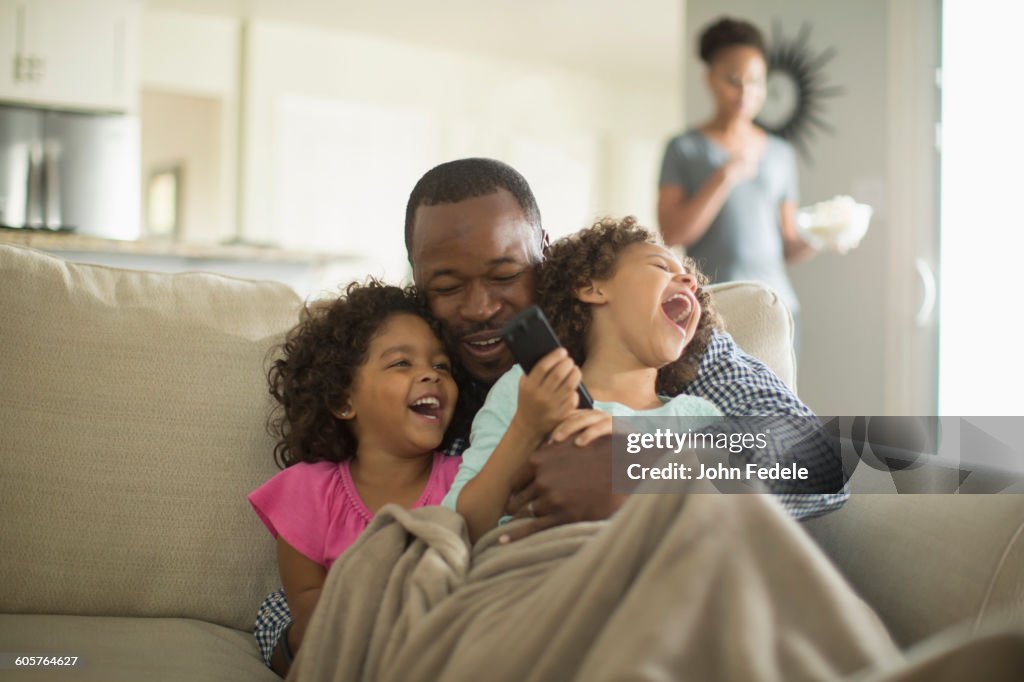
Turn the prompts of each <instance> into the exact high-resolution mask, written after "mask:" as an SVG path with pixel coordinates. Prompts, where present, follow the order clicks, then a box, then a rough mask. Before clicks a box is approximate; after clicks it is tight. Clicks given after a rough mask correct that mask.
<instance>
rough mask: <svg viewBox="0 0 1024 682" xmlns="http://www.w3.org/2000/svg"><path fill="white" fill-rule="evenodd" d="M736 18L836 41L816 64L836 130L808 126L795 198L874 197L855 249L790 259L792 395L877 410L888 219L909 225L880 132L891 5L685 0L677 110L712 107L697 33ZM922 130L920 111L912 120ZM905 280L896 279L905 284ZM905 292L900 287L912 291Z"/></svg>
mask: <svg viewBox="0 0 1024 682" xmlns="http://www.w3.org/2000/svg"><path fill="white" fill-rule="evenodd" d="M726 14H728V15H733V16H739V17H743V18H746V19H748V20H750V21H753V22H754V23H755V24H757V25H758V26H759V27H761V29H762V30H763V31H765V34H766V37H769V38H770V31H771V26H772V20H773V19H778V20H780V21H781V23H782V28H783V30H784V33H785V34H786V35H787V36H788V37H790V38H792V37H795V35H796V33H797V31H798V29H799V28H800V25H801V22H804V21H806V22H809V23H810V24H811V26H812V31H811V37H810V46H811V47H812V48H813V49H814V50H816V51H818V52H820V51H822V50H824V49H825V48H827V47H830V46H831V47H834V48H835V49H836V50H837V55H836V57H835V58H834V59H833V60H832V61H831V62H830V63H829V64H828V66H827V67H826V69H825V73H826V75H827V81H828V83H829V84H836V85H839V86H841V87H843V88H844V89H845V91H846V92H845V94H843V95H841V96H839V97H835V98H832V99H829V100H826V104H825V106H826V113H825V114H824V119H825V120H826V121H827V122H828V123H829V124H831V125H832V126H833V127H834V128H835V129H836V131H837V132H836V134H835V135H830V134H827V133H825V134H822V133H818V134H817V135H816V136H815V138H814V139H813V141H812V143H811V145H810V147H811V151H812V154H813V157H814V161H813V164H809V163H807V162H804V161H801V163H800V189H801V203H803V204H807V203H813V202H815V201H821V200H824V199H828V198H830V197H832V196H834V195H837V194H851V195H853V196H854V197H856V198H857V199H858V200H860V201H864V202H866V203H869V204H872V205H873V206H874V208H875V216H874V218H873V220H872V226H871V230H870V232H869V233H868V235H867V237H866V238H865V239H864V241H863V242H862V244H861V246H860V248H859V249H857V250H856V251H855V252H853V253H850V254H849V255H846V256H838V255H834V254H823V255H821V256H819V257H818V258H817V259H815V260H814V261H812V262H809V263H805V264H801V265H798V266H796V267H793V268H791V269H790V274H791V277H792V280H793V283H794V286H795V288H796V292H797V295H798V297H799V298H800V302H801V306H802V317H803V325H804V334H803V345H804V348H803V352H802V356H801V359H800V366H799V390H800V395H801V397H802V398H803V399H804V400H805V401H806V402H807V403H808V404H809V405H810V406H811V407H812V408H813V409H815V410H816V411H817V412H818V413H819V414H824V415H853V414H866V415H871V414H884V413H885V411H886V409H887V406H888V403H887V401H886V394H887V383H888V382H890V381H892V379H893V377H891V376H889V372H892V371H893V370H894V369H895V371H900V368H892V367H891V366H890V364H891V363H888V357H887V354H886V334H887V332H888V331H889V330H888V328H887V324H889V316H888V314H887V311H888V310H889V308H890V307H891V306H893V305H894V303H898V304H899V307H900V308H904V307H908V306H907V302H906V301H899V302H894V301H892V300H891V298H890V291H891V290H892V286H891V285H892V284H893V279H894V275H893V273H892V272H891V267H890V258H889V250H890V248H891V244H890V242H891V239H892V233H893V231H894V230H900V229H909V228H908V227H907V226H905V225H902V226H901V225H896V224H893V222H892V221H891V219H890V210H889V208H890V207H889V201H888V199H889V197H888V196H887V195H888V192H889V191H890V176H889V164H890V158H889V156H888V141H889V139H888V136H889V133H890V127H891V125H892V124H891V122H890V120H889V119H888V113H889V112H888V107H889V102H888V98H889V90H888V87H887V85H888V83H887V71H888V69H889V67H890V55H889V50H890V47H891V46H890V45H889V10H888V3H887V2H885V0H862V1H859V2H843V3H840V2H827V3H825V2H818V1H815V0H730V1H729V2H721V1H719V0H688V2H687V13H686V27H687V36H688V42H689V44H690V45H691V49H690V50H689V56H688V58H687V59H688V61H687V72H686V76H685V83H686V85H685V92H686V102H687V107H686V120H687V122H688V123H689V124H691V125H698V124H700V123H702V122H703V121H704V119H705V117H706V116H707V114H708V113H709V112H710V110H711V107H710V102H709V99H708V96H707V94H706V92H705V90H704V85H703V66H702V65H701V64H700V62H699V61H698V59H697V57H696V55H695V52H696V47H695V46H696V44H697V42H696V37H697V36H698V35H699V33H700V31H701V30H702V28H703V27H704V26H706V25H707V24H708V23H709V22H710V21H713V20H714V19H717V18H718V17H719V16H721V15H726ZM920 125H921V127H922V129H924V130H926V131H927V130H928V126H929V125H930V122H929V121H921V122H920ZM905 289H906V288H905V287H904V288H901V289H900V291H904V290H905ZM913 293H915V292H907V293H905V294H904V295H906V296H910V295H911V294H913Z"/></svg>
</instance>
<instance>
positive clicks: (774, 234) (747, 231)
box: [659, 130, 799, 312]
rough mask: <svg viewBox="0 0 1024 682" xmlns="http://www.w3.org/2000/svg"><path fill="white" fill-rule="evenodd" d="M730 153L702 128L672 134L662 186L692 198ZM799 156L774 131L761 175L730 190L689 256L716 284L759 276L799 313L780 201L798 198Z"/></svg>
mask: <svg viewBox="0 0 1024 682" xmlns="http://www.w3.org/2000/svg"><path fill="white" fill-rule="evenodd" d="M728 160H729V153H728V152H727V151H725V149H723V148H722V147H720V146H719V145H718V144H717V143H715V142H713V141H711V140H710V139H708V138H707V137H706V136H705V135H704V134H703V133H701V132H700V131H697V130H690V131H687V132H685V133H683V134H682V135H679V136H677V137H675V138H673V139H672V140H671V141H670V142H669V143H668V147H667V148H666V149H665V158H664V160H663V161H662V163H661V180H660V183H659V184H660V185H661V186H663V187H664V186H666V185H669V186H675V187H682V188H683V190H684V191H685V192H686V196H687V197H692V196H693V195H694V194H696V193H697V192H698V191H699V190H700V188H701V187H702V186H703V185H704V183H705V182H707V181H708V178H710V177H711V175H712V173H714V172H715V170H716V169H717V168H718V167H719V166H722V165H724V164H725V163H726V162H727V161H728ZM797 196H798V188H797V174H796V156H795V155H794V154H793V148H792V147H791V146H790V145H789V143H787V142H786V141H785V140H783V139H782V138H779V137H775V136H774V135H769V136H768V140H767V142H766V144H765V148H764V153H763V155H762V156H761V162H760V165H759V166H758V171H757V176H756V177H754V178H752V179H750V180H747V181H744V182H742V183H740V184H738V185H736V186H735V187H733V189H732V191H731V192H730V193H729V197H728V198H727V199H726V200H725V203H724V204H723V205H722V210H721V211H719V212H718V215H717V216H715V219H714V220H713V221H712V222H711V225H710V226H709V227H708V230H707V232H705V233H704V236H703V237H701V238H700V240H698V241H697V242H696V243H695V244H693V245H691V246H690V247H689V248H687V249H686V254H687V255H688V256H690V257H692V258H693V259H695V260H696V261H697V263H698V264H699V265H700V267H701V269H702V270H703V271H704V273H705V274H706V275H708V276H709V277H710V278H711V279H712V281H713V282H729V281H736V280H755V281H758V282H764V283H765V284H767V285H768V286H770V287H772V288H773V289H775V291H776V292H778V294H779V296H780V297H781V298H782V300H783V301H785V303H786V305H788V306H789V308H790V310H792V311H793V312H796V311H797V310H798V309H799V304H798V302H797V299H796V292H794V291H793V285H792V284H790V282H789V277H788V276H787V275H786V261H785V256H784V252H783V247H782V234H781V232H780V231H779V214H780V205H781V204H782V202H784V201H793V202H794V203H795V202H796V201H797V200H798V199H797Z"/></svg>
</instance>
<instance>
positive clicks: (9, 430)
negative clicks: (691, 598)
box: [0, 245, 301, 629]
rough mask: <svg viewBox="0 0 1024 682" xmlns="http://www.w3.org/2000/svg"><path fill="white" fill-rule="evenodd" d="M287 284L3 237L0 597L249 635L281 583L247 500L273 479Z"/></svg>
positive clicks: (296, 305) (16, 607) (11, 603)
mask: <svg viewBox="0 0 1024 682" xmlns="http://www.w3.org/2000/svg"><path fill="white" fill-rule="evenodd" d="M300 307H301V301H300V300H299V298H298V296H297V295H296V294H295V293H294V292H293V291H292V290H291V289H289V288H288V287H286V286H284V285H282V284H276V283H270V282H249V281H243V280H238V279H232V278H229V277H221V276H218V275H210V274H200V273H185V274H157V273H149V272H137V271H129V270H118V269H114V268H109V267H101V266H91V265H81V264H75V263H68V262H65V261H63V260H61V259H58V258H54V257H51V256H48V255H45V254H42V253H39V252H36V251H33V250H31V249H26V248H20V247H13V246H2V245H0V434H2V435H0V438H2V447H3V450H2V457H0V500H2V501H3V502H2V514H0V519H2V521H0V546H2V547H3V555H4V558H3V564H4V570H3V577H4V579H3V580H2V581H0V604H3V608H4V610H5V611H8V612H12V613H61V614H81V615H129V616H179V617H191V618H199V619H202V620H206V621H210V622H214V623H220V624H223V625H228V626H233V627H236V628H242V629H251V628H252V622H253V618H254V614H255V607H256V606H257V605H258V604H259V601H260V599H261V598H262V596H263V595H264V594H265V593H266V592H267V591H269V590H270V589H272V588H274V587H275V586H276V585H277V583H278V578H277V569H276V563H275V553H274V547H273V541H272V539H271V538H270V536H269V534H268V533H267V532H266V530H265V529H264V528H263V527H262V525H261V524H260V523H259V521H258V520H257V518H256V515H255V514H253V513H252V511H251V510H250V508H249V505H248V502H247V501H246V498H245V496H246V494H247V493H248V492H249V491H251V490H252V489H253V488H255V487H257V486H258V485H259V484H260V483H262V482H263V481H265V480H266V479H267V478H269V477H270V476H272V475H273V474H274V472H275V471H276V467H275V466H274V464H273V459H272V448H273V441H272V440H271V438H270V437H269V436H268V435H267V432H266V427H265V423H266V417H267V414H268V411H269V409H270V406H271V404H270V397H269V395H268V393H267V389H266V379H265V372H264V367H265V360H266V356H267V353H268V350H269V349H270V348H271V347H272V346H273V345H274V344H276V343H279V342H280V340H281V337H282V334H283V332H284V331H286V330H287V329H288V328H289V327H290V326H291V325H292V324H293V323H294V322H295V321H296V320H297V319H298V312H299V309H300Z"/></svg>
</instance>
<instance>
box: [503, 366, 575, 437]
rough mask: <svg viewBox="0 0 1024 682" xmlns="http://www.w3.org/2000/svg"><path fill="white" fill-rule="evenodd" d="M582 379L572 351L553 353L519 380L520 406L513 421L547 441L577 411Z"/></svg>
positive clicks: (517, 407) (518, 405)
mask: <svg viewBox="0 0 1024 682" xmlns="http://www.w3.org/2000/svg"><path fill="white" fill-rule="evenodd" d="M582 376H583V375H582V374H581V373H580V368H579V367H577V366H576V363H575V362H573V361H572V358H570V357H569V353H568V351H566V350H565V349H564V348H558V349H556V350H553V351H551V352H550V353H548V354H547V355H545V356H544V357H543V358H541V359H540V361H539V362H538V363H537V364H536V365H534V366H533V370H531V371H530V373H529V374H527V375H525V376H523V377H522V378H521V379H520V380H519V402H518V404H517V406H516V415H515V417H513V421H518V422H519V423H520V425H521V427H522V428H524V429H526V430H527V431H528V432H529V433H531V434H533V435H534V436H536V437H538V438H540V437H543V436H544V435H545V434H547V433H548V432H549V431H551V429H553V428H555V426H557V425H558V424H559V423H560V422H561V421H562V420H563V419H565V418H566V417H567V416H569V413H570V412H572V411H573V410H575V409H576V405H577V403H578V402H579V397H578V396H577V395H576V389H577V387H578V386H579V385H580V381H581V380H582Z"/></svg>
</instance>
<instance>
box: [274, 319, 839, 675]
mask: <svg viewBox="0 0 1024 682" xmlns="http://www.w3.org/2000/svg"><path fill="white" fill-rule="evenodd" d="M685 393H687V394H688V395H694V396H699V397H701V398H706V399H707V400H710V401H711V402H713V403H714V404H715V405H717V406H718V408H719V409H720V410H721V411H722V412H723V413H724V414H725V416H727V417H753V416H788V417H806V418H808V419H809V420H810V419H814V413H813V412H811V410H810V408H808V407H807V406H806V405H804V404H803V403H802V402H800V399H799V398H797V397H796V395H795V394H794V393H793V391H792V390H790V388H789V387H788V386H786V384H784V383H783V382H782V380H781V379H779V378H778V377H777V376H775V373H774V372H772V371H771V370H770V369H768V367H767V366H766V365H765V364H764V363H762V362H761V361H760V360H758V359H757V358H754V357H752V356H750V355H747V354H746V353H744V352H743V351H742V350H740V348H739V346H737V345H736V342H735V341H733V340H732V337H731V336H729V335H728V334H726V333H725V332H715V334H714V336H713V337H712V339H711V343H709V344H708V348H707V351H706V352H705V353H704V357H703V358H701V363H700V373H699V374H698V376H697V379H696V380H695V381H693V382H692V383H691V384H690V385H689V386H687V387H686V390H685ZM821 436H822V437H821V438H819V439H813V438H812V439H808V438H807V437H806V433H796V434H794V439H793V442H799V443H800V444H801V445H800V447H801V448H802V449H803V451H802V452H799V453H792V456H794V457H795V458H797V459H799V460H800V463H801V464H802V465H803V466H806V467H807V469H808V474H809V476H810V480H809V483H811V484H819V485H822V486H824V487H827V486H828V485H829V483H830V482H834V481H836V480H837V478H839V477H841V476H842V465H841V462H840V460H839V458H838V457H837V456H836V453H835V451H834V449H833V446H832V443H831V441H830V440H829V439H828V438H827V436H825V434H824V433H823V432H822V433H821ZM783 440H784V439H783ZM468 445H469V443H468V442H467V440H466V439H464V438H457V439H455V440H454V441H453V442H452V444H451V446H449V447H448V449H447V450H445V451H444V454H446V455H461V454H462V452H463V450H465V449H466V447H467V446H468ZM781 456H782V457H785V456H786V455H785V454H783V455H781ZM840 480H841V478H840ZM776 497H777V498H778V500H779V501H780V502H781V503H782V506H783V507H784V508H785V509H786V510H787V511H788V512H789V513H790V514H791V515H793V517H794V518H797V519H805V518H810V517H812V516H818V515H820V514H824V513H826V512H829V511H832V510H834V509H838V508H839V507H841V506H842V505H843V504H844V503H845V502H846V500H847V498H848V497H849V492H848V491H847V490H846V489H845V488H844V489H843V491H842V492H838V493H816V494H809V493H803V494H795V493H791V492H779V493H777V495H776ZM291 619H292V618H291V611H290V610H289V609H288V602H287V600H286V599H285V596H284V590H283V589H281V590H277V591H276V592H273V593H271V594H270V595H268V596H267V598H266V599H265V600H264V601H263V603H262V604H261V605H260V609H259V613H258V614H257V616H256V627H255V630H254V634H255V636H256V643H257V644H258V645H259V649H260V654H261V655H262V656H263V660H264V662H265V663H266V664H267V665H268V666H269V665H270V657H271V654H272V653H273V651H274V647H275V646H276V645H277V641H278V639H279V638H280V636H281V633H282V632H283V631H284V628H285V627H286V626H287V625H288V624H289V623H290V622H291Z"/></svg>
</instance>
